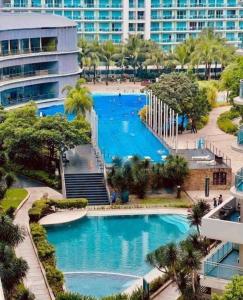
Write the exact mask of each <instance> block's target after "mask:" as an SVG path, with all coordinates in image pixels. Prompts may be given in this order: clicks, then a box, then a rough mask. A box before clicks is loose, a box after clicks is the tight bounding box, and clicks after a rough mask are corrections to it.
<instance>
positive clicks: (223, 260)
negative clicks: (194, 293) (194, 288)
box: [202, 242, 243, 289]
mask: <svg viewBox="0 0 243 300" xmlns="http://www.w3.org/2000/svg"><path fill="white" fill-rule="evenodd" d="M235 275H243V267H240V266H239V246H238V245H236V244H233V243H231V242H227V243H224V244H220V245H219V246H218V247H217V248H216V249H215V250H213V251H212V252H211V253H210V254H209V255H208V256H207V257H206V258H205V260H204V262H203V278H202V284H206V285H207V286H209V287H211V288H221V289H223V288H224V287H225V285H226V284H227V282H228V281H229V280H231V279H232V277H233V276H235Z"/></svg>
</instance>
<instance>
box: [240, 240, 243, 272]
mask: <svg viewBox="0 0 243 300" xmlns="http://www.w3.org/2000/svg"><path fill="white" fill-rule="evenodd" d="M239 266H240V267H241V268H243V245H239Z"/></svg>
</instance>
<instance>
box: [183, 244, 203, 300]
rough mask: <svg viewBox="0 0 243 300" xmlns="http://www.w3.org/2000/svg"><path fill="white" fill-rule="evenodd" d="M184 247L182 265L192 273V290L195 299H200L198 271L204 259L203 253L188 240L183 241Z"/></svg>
mask: <svg viewBox="0 0 243 300" xmlns="http://www.w3.org/2000/svg"><path fill="white" fill-rule="evenodd" d="M181 247H182V250H183V251H182V259H181V267H182V268H183V269H185V270H186V271H187V272H188V273H190V274H191V276H190V277H191V284H192V290H193V294H194V297H193V299H195V300H196V299H198V296H199V295H198V292H199V289H198V286H199V282H198V276H197V272H198V270H199V269H200V266H201V259H202V254H201V252H199V251H198V250H196V249H195V248H194V247H193V245H192V244H191V243H190V242H188V241H185V242H182V243H181Z"/></svg>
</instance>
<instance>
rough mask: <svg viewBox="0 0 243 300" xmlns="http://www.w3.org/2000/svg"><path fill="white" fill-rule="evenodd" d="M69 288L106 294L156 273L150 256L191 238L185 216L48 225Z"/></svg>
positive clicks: (109, 218)
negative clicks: (150, 262) (149, 261)
mask: <svg viewBox="0 0 243 300" xmlns="http://www.w3.org/2000/svg"><path fill="white" fill-rule="evenodd" d="M46 229H47V235H48V240H49V242H50V243H51V244H53V245H54V247H55V249H56V256H57V265H58V267H59V268H60V270H62V271H63V272H64V275H65V282H66V283H65V284H66V287H67V289H68V290H70V291H73V292H79V293H80V294H83V295H92V296H97V297H100V296H105V295H110V294H114V293H119V292H122V291H123V290H124V289H125V288H127V287H129V286H130V285H131V284H132V283H133V282H134V280H135V278H134V277H133V276H143V275H145V274H146V273H147V272H149V271H150V270H151V266H150V265H148V264H147V263H146V261H145V259H146V255H147V254H148V253H149V252H151V251H152V250H154V249H156V248H157V247H159V246H161V245H165V244H167V243H169V242H172V241H178V242H179V241H180V240H182V239H184V238H186V237H187V235H188V234H189V231H190V228H189V224H188V221H187V219H186V217H184V216H182V215H170V214H166V215H132V216H105V217H103V216H102V217H101V216H90V217H85V218H83V219H80V220H78V221H75V222H72V223H69V224H65V225H58V226H50V227H47V228H46Z"/></svg>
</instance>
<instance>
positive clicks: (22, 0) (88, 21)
mask: <svg viewBox="0 0 243 300" xmlns="http://www.w3.org/2000/svg"><path fill="white" fill-rule="evenodd" d="M1 1H2V5H3V10H4V11H7V10H9V11H14V12H39V13H42V12H44V13H49V14H56V15H61V16H65V17H68V18H70V19H72V20H74V21H76V23H77V26H78V27H77V28H78V33H79V35H80V36H82V37H84V38H86V39H87V40H94V39H98V40H99V41H100V42H104V41H107V40H112V41H113V42H115V43H120V42H122V41H125V40H126V39H127V38H128V36H129V35H130V34H141V35H142V36H143V37H144V38H145V39H151V40H153V41H155V42H157V43H159V44H160V45H161V46H162V48H163V49H164V50H168V51H169V50H171V49H172V48H173V47H174V46H175V45H176V44H178V43H180V42H182V41H184V40H185V39H186V38H188V37H190V36H192V37H195V36H197V35H198V33H199V32H200V31H201V30H202V29H203V28H213V29H214V30H215V31H216V32H220V33H222V36H223V37H225V38H226V39H227V40H228V41H229V43H231V44H233V45H235V46H237V47H241V46H242V45H243V31H242V30H243V4H242V1H240V0H0V3H1Z"/></svg>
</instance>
